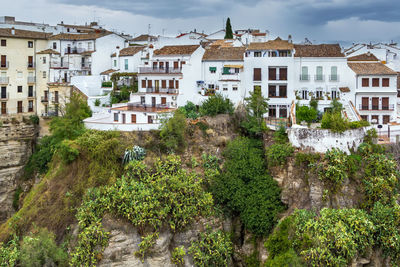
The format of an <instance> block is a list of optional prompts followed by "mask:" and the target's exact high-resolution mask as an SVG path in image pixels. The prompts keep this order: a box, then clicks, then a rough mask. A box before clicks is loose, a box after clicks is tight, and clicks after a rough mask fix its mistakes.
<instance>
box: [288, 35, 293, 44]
mask: <svg viewBox="0 0 400 267" xmlns="http://www.w3.org/2000/svg"><path fill="white" fill-rule="evenodd" d="M288 42H289V43H293V41H292V35H291V34H289V36H288Z"/></svg>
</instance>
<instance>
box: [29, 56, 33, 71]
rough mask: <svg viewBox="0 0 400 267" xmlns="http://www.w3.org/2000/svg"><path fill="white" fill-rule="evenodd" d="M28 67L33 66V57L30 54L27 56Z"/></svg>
mask: <svg viewBox="0 0 400 267" xmlns="http://www.w3.org/2000/svg"><path fill="white" fill-rule="evenodd" d="M28 67H29V68H32V67H33V57H32V56H28Z"/></svg>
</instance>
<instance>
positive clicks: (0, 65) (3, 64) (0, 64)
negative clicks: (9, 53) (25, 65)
mask: <svg viewBox="0 0 400 267" xmlns="http://www.w3.org/2000/svg"><path fill="white" fill-rule="evenodd" d="M0 69H1V70H6V69H8V61H6V62H4V61H2V62H0Z"/></svg>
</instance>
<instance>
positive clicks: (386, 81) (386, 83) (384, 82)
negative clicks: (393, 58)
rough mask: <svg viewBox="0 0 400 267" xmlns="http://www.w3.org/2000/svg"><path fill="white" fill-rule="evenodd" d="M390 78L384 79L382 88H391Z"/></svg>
mask: <svg viewBox="0 0 400 267" xmlns="http://www.w3.org/2000/svg"><path fill="white" fill-rule="evenodd" d="M389 84H390V82H389V78H383V79H382V87H389Z"/></svg>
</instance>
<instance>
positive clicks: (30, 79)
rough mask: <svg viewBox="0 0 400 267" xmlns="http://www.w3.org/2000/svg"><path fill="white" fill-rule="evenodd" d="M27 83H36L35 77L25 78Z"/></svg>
mask: <svg viewBox="0 0 400 267" xmlns="http://www.w3.org/2000/svg"><path fill="white" fill-rule="evenodd" d="M27 82H28V83H29V84H32V83H35V82H36V77H28V78H27Z"/></svg>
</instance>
